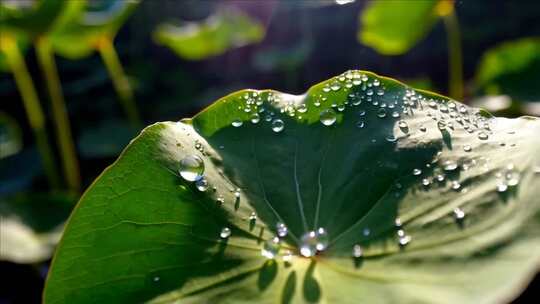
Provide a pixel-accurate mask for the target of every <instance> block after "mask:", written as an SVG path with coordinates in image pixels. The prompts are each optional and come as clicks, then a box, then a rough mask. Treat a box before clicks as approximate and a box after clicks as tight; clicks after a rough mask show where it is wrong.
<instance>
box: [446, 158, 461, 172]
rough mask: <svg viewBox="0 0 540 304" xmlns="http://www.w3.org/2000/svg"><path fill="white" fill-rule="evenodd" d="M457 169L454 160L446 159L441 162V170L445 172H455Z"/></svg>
mask: <svg viewBox="0 0 540 304" xmlns="http://www.w3.org/2000/svg"><path fill="white" fill-rule="evenodd" d="M457 167H458V164H457V162H456V161H454V160H451V159H447V160H445V161H444V162H443V169H444V170H445V171H454V170H456V169H457Z"/></svg>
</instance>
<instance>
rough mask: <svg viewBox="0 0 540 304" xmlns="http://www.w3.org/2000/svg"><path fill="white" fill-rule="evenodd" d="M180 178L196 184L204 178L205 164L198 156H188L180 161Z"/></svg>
mask: <svg viewBox="0 0 540 304" xmlns="http://www.w3.org/2000/svg"><path fill="white" fill-rule="evenodd" d="M178 172H179V173H180V176H182V178H183V179H185V180H186V181H188V182H194V181H196V180H199V179H200V178H202V176H203V173H204V162H203V160H202V159H201V158H200V157H199V156H197V155H188V156H186V157H184V158H182V160H180V169H179V170H178Z"/></svg>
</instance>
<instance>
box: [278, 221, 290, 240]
mask: <svg viewBox="0 0 540 304" xmlns="http://www.w3.org/2000/svg"><path fill="white" fill-rule="evenodd" d="M276 231H277V235H278V236H279V237H280V238H284V237H286V236H287V233H289V229H288V228H287V226H285V224H283V223H277V224H276Z"/></svg>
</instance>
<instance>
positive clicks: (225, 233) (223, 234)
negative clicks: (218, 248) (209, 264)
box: [219, 227, 231, 239]
mask: <svg viewBox="0 0 540 304" xmlns="http://www.w3.org/2000/svg"><path fill="white" fill-rule="evenodd" d="M229 236H231V229H230V228H228V227H223V229H221V232H220V233H219V237H220V238H222V239H226V238H228V237H229Z"/></svg>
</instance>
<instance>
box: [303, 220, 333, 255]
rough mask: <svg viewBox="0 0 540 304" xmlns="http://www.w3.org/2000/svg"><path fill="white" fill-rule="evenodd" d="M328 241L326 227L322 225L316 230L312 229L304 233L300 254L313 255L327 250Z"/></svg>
mask: <svg viewBox="0 0 540 304" xmlns="http://www.w3.org/2000/svg"><path fill="white" fill-rule="evenodd" d="M328 242H329V239H328V234H327V233H326V230H325V229H324V228H322V227H320V228H318V229H317V230H315V231H310V232H308V233H306V234H304V235H303V236H302V239H301V240H300V254H302V255H303V256H305V257H312V256H314V255H315V254H316V253H317V252H320V251H323V250H325V249H326V247H327V246H328Z"/></svg>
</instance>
